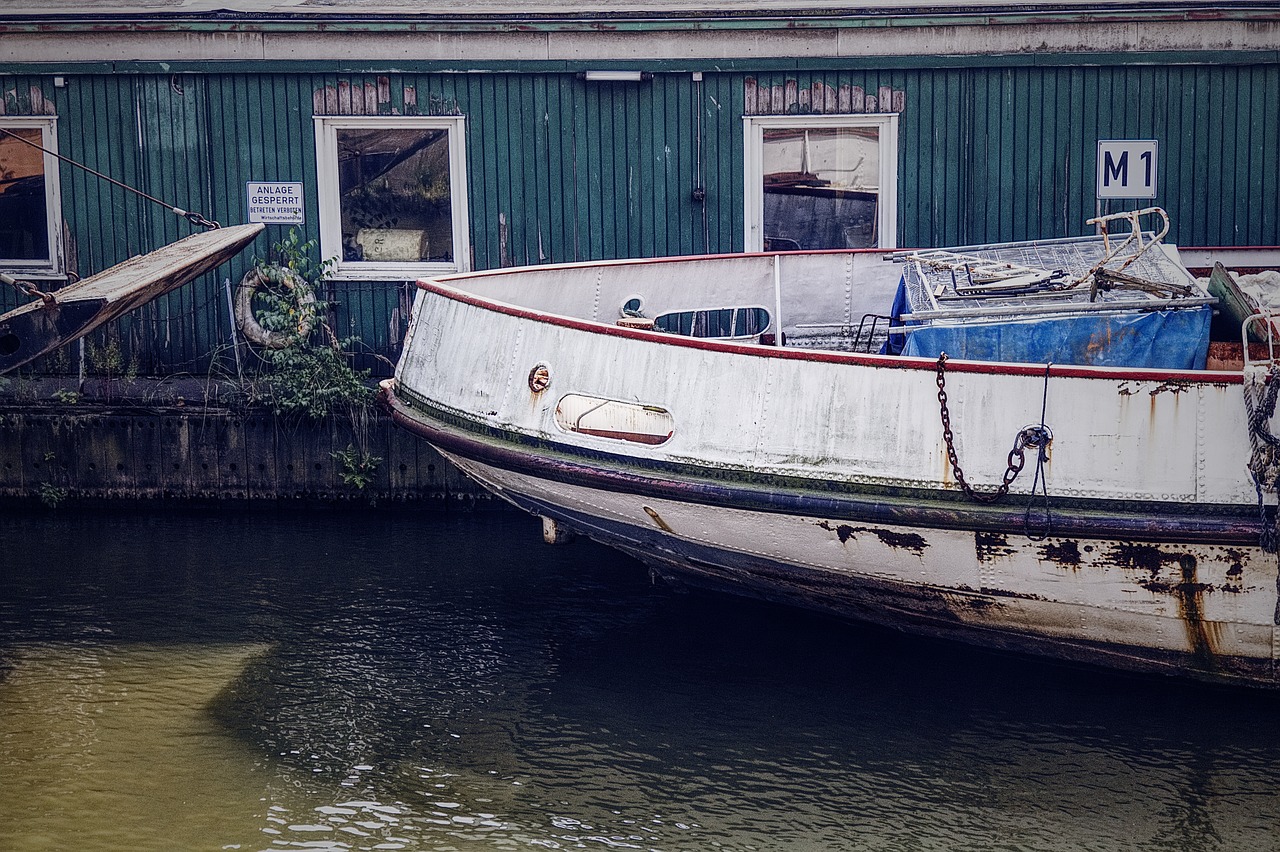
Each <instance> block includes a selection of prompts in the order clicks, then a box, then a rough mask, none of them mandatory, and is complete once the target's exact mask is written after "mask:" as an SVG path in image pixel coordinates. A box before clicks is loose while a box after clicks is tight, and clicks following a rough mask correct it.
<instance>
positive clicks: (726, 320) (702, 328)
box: [653, 307, 769, 339]
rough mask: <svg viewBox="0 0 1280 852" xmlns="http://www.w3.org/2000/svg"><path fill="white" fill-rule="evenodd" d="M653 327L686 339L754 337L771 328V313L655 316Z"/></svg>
mask: <svg viewBox="0 0 1280 852" xmlns="http://www.w3.org/2000/svg"><path fill="white" fill-rule="evenodd" d="M653 327H654V328H657V329H660V330H662V331H665V332H668V333H670V334H682V335H684V336H686V337H709V338H720V339H732V338H736V337H755V336H756V335H758V334H760V333H762V332H763V331H764V330H765V329H766V328H768V327H769V312H768V311H767V310H765V309H764V308H758V307H746V308H710V309H707V308H700V309H698V310H692V311H672V312H671V313H666V314H661V315H659V316H658V317H656V318H655V319H654V321H653Z"/></svg>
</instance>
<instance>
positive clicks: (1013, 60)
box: [0, 50, 1280, 76]
mask: <svg viewBox="0 0 1280 852" xmlns="http://www.w3.org/2000/svg"><path fill="white" fill-rule="evenodd" d="M1258 64H1271V65H1274V64H1280V51H1278V50H1258V51H1220V50H1202V51H1154V52H1149V53H1144V52H1137V51H1126V52H1124V53H1105V54H1103V53H1087V54H1081V53H1059V54H1046V53H1020V54H977V55H955V56H950V55H934V56H859V57H837V58H833V57H822V58H800V59H797V58H789V59H771V58H766V59H736V60H734V59H728V60H726V59H715V60H711V59H659V60H647V61H645V62H644V66H645V68H646V69H647V70H649V71H652V72H654V73H659V74H679V73H688V72H693V71H698V72H702V73H712V74H715V73H730V74H767V73H771V72H775V73H776V72H786V71H798V72H804V71H823V70H829V69H832V68H836V67H838V68H841V69H846V70H848V69H854V68H867V69H879V70H891V69H897V68H907V69H921V68H971V67H983V68H1005V67H1009V68H1017V67H1034V66H1043V67H1052V66H1062V65H1070V66H1072V67H1108V66H1117V65H1157V66H1158V65H1206V66H1208V65H1216V66H1223V65H1258ZM636 65H637V63H636V62H635V61H603V60H583V61H574V62H569V61H565V60H508V61H501V60H485V61H477V62H475V63H472V64H469V65H467V64H462V63H459V62H458V61H456V60H417V61H415V60H403V59H400V60H392V59H386V60H367V61H359V62H356V61H351V60H337V59H334V60H324V59H311V60H298V59H275V60H272V59H235V60H203V61H181V60H179V61H160V60H120V61H114V62H67V61H65V60H62V61H51V62H40V63H31V62H20V63H7V64H6V65H5V67H4V68H3V70H0V76H5V75H15V74H45V75H48V74H244V73H255V72H263V73H273V74H513V73H525V74H563V73H573V72H577V71H581V70H585V69H597V68H601V69H607V68H626V69H630V68H634V67H635V66H636Z"/></svg>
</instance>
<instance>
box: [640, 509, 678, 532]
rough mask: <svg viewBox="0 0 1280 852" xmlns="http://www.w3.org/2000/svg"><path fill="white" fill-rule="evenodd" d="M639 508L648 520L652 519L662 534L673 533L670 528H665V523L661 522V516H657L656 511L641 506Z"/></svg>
mask: <svg viewBox="0 0 1280 852" xmlns="http://www.w3.org/2000/svg"><path fill="white" fill-rule="evenodd" d="M641 508H642V509H644V513H645V514H646V515H648V516H649V517H650V518H652V519H653V522H654V523H655V524H657V525H658V529H660V530H662V531H663V532H674V530H672V529H671V527H669V526H667V522H666V521H664V520H662V516H661V515H659V514H658V513H657V512H656V511H654V510H653V509H651V508H649V507H648V506H641Z"/></svg>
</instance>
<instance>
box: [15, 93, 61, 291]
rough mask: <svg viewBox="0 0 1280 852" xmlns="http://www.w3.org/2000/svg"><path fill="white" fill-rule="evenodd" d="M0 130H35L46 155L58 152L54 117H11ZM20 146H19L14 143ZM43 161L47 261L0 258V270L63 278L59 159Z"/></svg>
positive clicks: (56, 124) (32, 275) (45, 158)
mask: <svg viewBox="0 0 1280 852" xmlns="http://www.w3.org/2000/svg"><path fill="white" fill-rule="evenodd" d="M0 127H3V128H5V129H6V130H13V129H18V128H22V129H27V128H36V129H37V130H39V131H40V146H41V147H42V148H44V149H45V150H46V151H57V150H58V118H57V116H37V115H30V116H28V115H12V116H3V117H0ZM17 144H19V145H21V144H22V143H21V142H19V143H17ZM41 156H42V157H43V158H44V203H45V213H46V218H47V220H48V221H47V222H46V223H45V227H46V228H47V230H48V239H49V258H48V260H22V259H19V258H9V257H0V269H4V270H6V271H8V272H13V273H17V274H21V275H25V276H27V277H29V278H41V277H45V278H62V277H63V275H64V269H65V266H64V259H63V255H62V182H61V180H60V178H59V176H58V158H57V157H55V156H53V155H52V154H47V153H46V154H42V155H41Z"/></svg>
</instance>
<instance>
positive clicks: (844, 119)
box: [742, 112, 898, 251]
mask: <svg viewBox="0 0 1280 852" xmlns="http://www.w3.org/2000/svg"><path fill="white" fill-rule="evenodd" d="M742 125H743V127H742V130H743V133H742V136H743V148H744V149H745V150H744V158H743V159H744V168H743V181H744V186H743V204H744V207H745V209H744V212H743V247H744V250H745V251H764V131H765V130H767V129H773V128H799V129H809V128H852V127H874V128H876V129H877V130H878V131H879V141H880V190H879V198H878V201H877V205H876V206H877V210H876V232H877V233H878V234H879V242H878V244H877V245H876V246H874V248H878V249H894V248H897V247H898V114H897V113H893V112H885V113H855V114H841V115H744V116H743V117H742Z"/></svg>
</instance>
